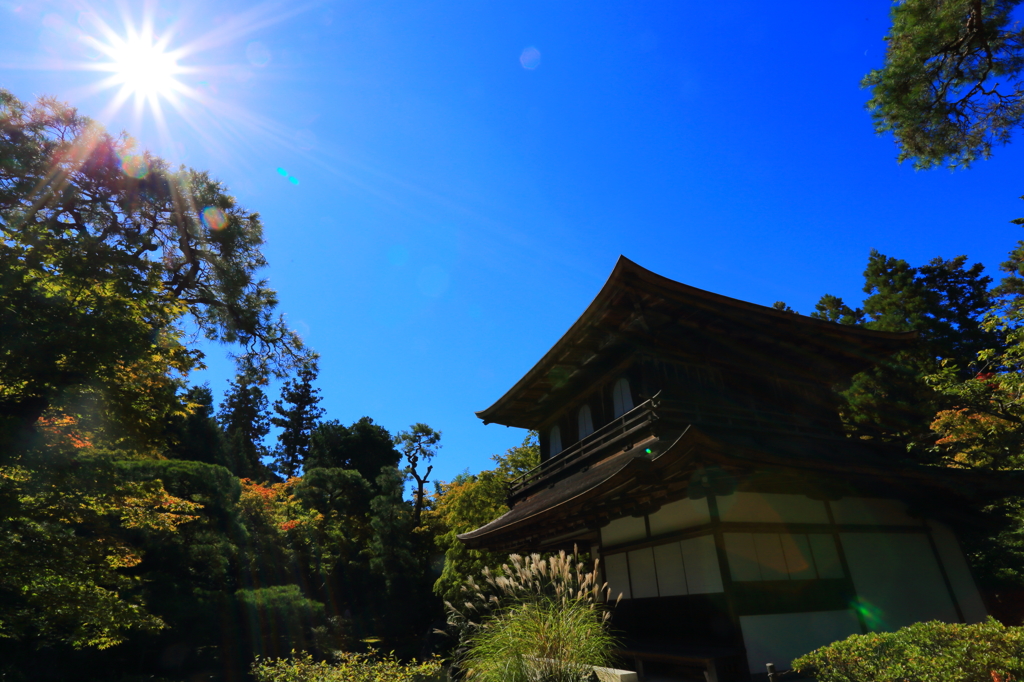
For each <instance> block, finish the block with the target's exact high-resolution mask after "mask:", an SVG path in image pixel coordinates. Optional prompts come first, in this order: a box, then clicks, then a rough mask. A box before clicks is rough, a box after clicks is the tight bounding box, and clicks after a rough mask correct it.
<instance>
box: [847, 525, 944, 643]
mask: <svg viewBox="0 0 1024 682" xmlns="http://www.w3.org/2000/svg"><path fill="white" fill-rule="evenodd" d="M840 541H841V542H842V543H843V551H844V552H845V553H846V561H847V563H848V564H849V566H850V574H851V576H850V577H851V578H853V585H854V588H855V589H856V590H857V596H858V597H860V599H861V600H862V601H863V602H865V603H866V606H867V607H868V609H867V614H868V620H870V621H872V622H869V623H868V626H869V627H870V628H871V629H872V630H877V631H891V630H896V629H899V628H901V627H905V626H907V625H910V624H911V623H916V622H919V621H927V620H942V621H946V622H947V623H955V622H957V620H958V618H957V615H956V609H955V608H954V606H953V601H952V599H950V596H949V590H947V589H946V583H945V581H944V580H943V579H942V573H941V572H940V571H939V564H938V562H937V561H936V560H935V555H934V553H933V552H932V548H931V544H930V543H929V542H928V538H927V536H925V535H924V534H923V533H842V534H841V535H840Z"/></svg>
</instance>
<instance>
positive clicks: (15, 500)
mask: <svg viewBox="0 0 1024 682" xmlns="http://www.w3.org/2000/svg"><path fill="white" fill-rule="evenodd" d="M64 427H65V425H64V424H54V423H44V426H43V431H44V434H45V435H46V436H48V437H47V438H45V439H44V438H40V439H38V442H37V444H36V445H35V447H31V448H25V449H23V450H22V451H21V452H20V453H19V456H18V458H17V459H16V460H15V461H14V462H13V463H10V464H4V465H0V510H2V513H0V537H2V538H3V549H2V551H0V640H3V639H13V640H14V641H17V642H19V643H20V645H21V647H29V648H31V647H38V646H45V645H51V646H52V645H59V644H68V645H70V646H72V647H75V648H81V647H96V648H101V649H102V648H107V647H110V646H113V645H115V644H119V643H121V642H123V641H124V640H125V639H126V637H127V636H128V635H129V634H130V633H131V632H133V631H138V630H144V631H149V632H153V631H157V630H160V629H162V628H164V627H166V623H165V622H164V621H163V620H162V619H161V618H159V617H158V616H156V615H154V614H152V613H150V612H148V611H146V610H145V609H144V608H143V592H142V589H141V588H142V585H141V584H140V583H139V582H138V580H137V579H135V578H133V577H132V576H131V575H130V574H129V573H127V572H126V570H127V569H131V568H132V567H134V566H137V565H138V564H139V562H140V561H141V560H142V556H141V552H140V551H139V549H138V547H136V546H134V545H133V544H132V543H131V542H129V541H128V540H127V538H126V537H125V533H126V532H127V531H130V530H133V529H146V530H148V531H149V532H152V533H153V534H156V535H160V536H161V537H164V538H165V539H166V536H167V535H168V534H173V533H174V532H176V530H177V528H178V526H180V525H181V524H187V523H188V522H189V521H191V520H193V519H194V518H196V517H195V516H194V515H193V512H195V511H196V509H197V508H198V505H197V504H194V503H192V502H191V501H189V500H185V499H181V498H176V497H173V496H171V495H169V494H167V492H166V491H165V490H164V488H163V486H162V485H161V483H160V482H159V481H155V480H152V479H149V480H146V481H125V480H123V479H122V478H121V477H120V476H119V475H118V471H117V469H116V466H115V463H114V461H113V457H112V455H111V453H109V452H102V451H96V450H94V449H92V448H90V446H89V445H88V444H87V443H84V442H82V441H81V440H80V438H78V437H77V436H76V435H75V434H74V433H73V432H72V431H70V430H65V428H64ZM62 431H63V433H61V432H62ZM82 450H86V451H87V453H83V452H82Z"/></svg>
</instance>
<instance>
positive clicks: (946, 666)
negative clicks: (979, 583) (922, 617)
mask: <svg viewBox="0 0 1024 682" xmlns="http://www.w3.org/2000/svg"><path fill="white" fill-rule="evenodd" d="M792 665H793V669H794V670H799V671H800V672H801V673H803V674H806V675H811V676H812V677H814V678H815V679H816V680H818V682H1021V681H1022V680H1024V627H1006V626H1004V625H1002V624H1001V623H999V621H997V620H995V619H993V618H989V619H988V620H987V621H985V622H984V623H975V624H973V625H964V624H962V623H940V622H938V621H932V622H928V623H915V624H914V625H910V626H908V627H905V628H902V629H900V630H897V631H896V632H879V633H872V634H868V635H853V636H851V637H848V638H846V639H844V640H842V641H839V642H834V643H832V644H829V645H828V646H825V647H822V648H820V649H816V650H815V651H812V652H811V653H809V654H806V655H804V656H801V657H800V658H798V659H796V660H794V661H793V664H792Z"/></svg>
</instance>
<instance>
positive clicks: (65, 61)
mask: <svg viewBox="0 0 1024 682" xmlns="http://www.w3.org/2000/svg"><path fill="white" fill-rule="evenodd" d="M888 11H889V3H888V2H884V1H881V0H873V1H870V2H860V3H847V4H845V5H839V4H837V5H834V6H833V5H831V4H828V3H826V4H824V5H817V6H815V8H814V11H813V12H812V11H808V10H807V8H806V7H803V6H800V5H792V6H790V7H780V6H779V5H773V4H770V3H764V2H720V3H690V2H679V1H676V2H635V1H634V2H619V3H613V2H526V1H522V2H517V3H484V2H447V3H436V2H388V1H376V2H310V3H305V4H302V3H299V2H288V3H273V2H271V3H264V4H251V3H243V2H229V1H223V0H206V1H204V2H184V1H183V2H150V3H141V2H131V3H127V2H126V3H123V4H117V3H112V2H104V3H94V4H90V3H86V2H64V1H50V0H0V87H5V88H7V89H9V90H12V91H13V92H14V93H15V94H16V95H18V96H19V97H21V98H23V99H31V98H33V97H35V96H37V95H43V94H49V95H54V96H56V97H58V98H61V99H64V100H67V101H69V102H71V103H72V104H74V105H76V106H78V107H79V109H80V110H81V111H82V112H83V113H85V114H86V115H89V116H92V117H94V118H96V119H97V120H99V121H101V122H102V123H103V124H104V125H106V126H107V127H108V128H110V129H112V130H122V129H123V130H126V131H128V132H129V133H131V134H132V135H133V136H135V137H136V138H137V139H138V140H139V141H140V143H141V144H142V145H143V146H145V147H148V148H149V149H151V150H153V151H154V152H156V153H159V154H161V155H163V156H165V157H167V158H168V159H169V160H171V161H172V162H173V163H185V164H189V165H192V166H195V167H197V168H203V169H208V170H209V171H210V172H211V173H212V174H213V175H214V176H215V177H217V178H219V179H221V180H222V181H223V182H224V183H225V184H226V185H227V186H228V187H229V188H230V189H231V191H232V192H233V193H234V194H235V196H236V197H237V198H238V199H239V201H240V202H241V203H242V204H243V205H245V206H247V207H249V208H251V209H254V210H258V211H259V212H260V213H261V214H262V216H263V220H264V223H265V226H266V237H267V242H268V243H267V245H266V248H265V253H266V255H267V257H268V259H269V261H270V263H271V267H270V268H269V269H268V272H267V275H268V277H269V278H270V280H271V283H272V285H273V286H274V287H275V288H276V289H277V290H278V292H279V294H280V298H281V309H282V310H283V311H284V312H286V313H287V316H288V319H289V321H290V322H291V324H292V325H293V326H294V327H295V328H296V329H297V330H298V331H299V332H300V333H301V334H302V336H303V338H304V339H305V340H306V341H307V342H308V343H309V344H310V345H311V346H312V347H313V348H315V349H316V350H317V351H318V352H319V353H320V354H321V375H320V387H321V389H322V391H323V395H324V401H323V405H324V407H325V408H326V410H327V416H328V418H333V419H339V420H341V421H343V422H345V423H349V422H351V421H354V420H356V419H358V418H359V417H361V416H363V415H368V416H371V417H373V418H374V419H375V420H376V421H377V422H378V423H381V424H383V425H384V426H385V427H387V428H388V429H390V430H392V431H397V430H400V429H403V428H406V427H408V425H410V424H411V423H413V422H420V421H422V422H426V423H428V424H430V425H431V426H433V427H434V428H437V429H440V430H441V431H442V432H443V433H444V437H443V440H442V442H443V444H444V448H443V450H442V451H441V455H440V457H439V458H438V460H437V461H436V463H435V464H436V468H435V474H436V475H437V476H438V477H440V478H445V479H447V478H451V477H452V476H454V475H455V474H457V473H458V472H460V471H462V470H464V469H467V468H468V469H470V470H471V471H477V470H479V469H481V468H486V467H487V466H488V465H489V461H488V457H489V456H490V455H492V454H494V453H496V452H500V451H503V450H504V449H506V448H508V447H510V446H512V445H515V444H518V443H519V442H520V441H521V440H522V438H523V437H524V435H525V434H524V433H523V432H521V431H518V430H515V429H506V428H505V427H502V426H498V425H490V426H486V427H485V426H483V425H482V423H480V422H479V420H477V419H476V417H475V416H474V414H473V413H474V411H476V410H480V409H483V408H485V407H487V406H488V405H490V404H491V403H492V402H493V401H494V400H496V399H497V398H498V397H500V396H501V395H502V394H503V393H504V391H505V390H507V389H508V388H509V387H510V386H511V385H512V384H513V383H514V382H515V381H516V380H517V379H518V378H519V377H520V376H522V374H523V373H524V372H525V371H526V370H527V369H529V367H531V366H532V365H533V363H534V362H535V361H536V360H538V359H539V358H540V356H541V355H542V354H543V353H544V352H545V351H546V350H547V349H548V348H549V347H550V346H551V345H552V344H553V343H554V342H555V341H556V340H557V339H558V337H559V336H560V335H561V334H562V333H563V332H564V331H565V330H566V329H567V328H568V327H569V325H571V324H572V322H573V321H574V320H575V319H576V317H577V316H578V315H579V314H580V313H581V312H582V311H583V310H584V308H585V307H586V306H587V304H588V303H589V302H590V300H591V298H592V297H593V296H594V295H595V294H596V293H597V291H598V289H599V288H600V287H601V284H602V283H603V282H604V280H605V278H606V277H607V275H608V274H609V272H610V271H611V268H612V266H613V265H614V263H615V259H616V258H617V257H618V256H619V254H624V255H626V256H627V257H629V258H631V259H632V260H634V261H636V262H638V263H639V264H641V265H643V266H645V267H647V268H650V269H652V270H654V271H656V272H658V273H660V274H663V275H665V276H668V277H671V278H673V279H677V280H679V281H682V282H685V283H687V284H690V285H693V286H697V287H700V288H703V289H708V290H711V291H715V292H718V293H722V294H726V295H728V296H733V297H736V298H740V299H744V300H748V301H753V302H755V303H761V304H765V305H770V304H771V303H772V302H774V301H776V300H784V301H786V302H787V303H788V304H789V305H791V306H792V307H794V308H795V309H797V310H798V311H800V312H803V313H807V312H810V311H811V310H812V309H813V306H814V303H815V302H816V301H817V299H818V298H819V297H820V296H821V295H822V294H824V293H832V294H836V295H840V296H843V297H844V298H846V299H847V300H848V301H849V302H856V301H859V300H860V299H861V297H862V293H861V291H860V287H861V285H862V282H863V278H862V274H861V273H862V272H863V269H864V265H865V263H866V260H867V256H868V252H869V251H870V250H871V249H872V248H877V249H879V250H880V251H882V252H883V253H886V254H888V255H892V256H898V257H902V258H904V259H906V260H908V261H910V262H911V263H912V264H920V263H922V262H924V261H926V260H929V259H931V258H933V257H935V256H942V257H945V258H950V257H953V256H957V255H960V254H966V255H968V256H969V257H970V258H971V260H972V261H980V262H983V263H985V264H986V266H988V269H989V271H990V273H992V274H995V273H994V272H993V271H994V269H995V267H996V266H997V265H998V263H999V262H1001V260H1003V258H1004V256H1005V255H1006V253H1007V251H1009V249H1010V248H1011V247H1012V246H1013V245H1014V244H1015V243H1016V241H1017V240H1018V239H1020V238H1022V237H1024V235H1022V234H1020V228H1019V227H1016V226H1013V225H1011V224H1010V223H1009V221H1010V220H1011V219H1013V218H1016V217H1019V216H1024V203H1022V202H1021V201H1020V199H1019V198H1018V197H1019V196H1020V195H1021V194H1022V193H1024V184H1022V183H1021V182H1020V178H1021V174H1020V171H1019V168H1020V161H1021V159H1022V156H1021V155H1022V154H1024V147H1022V146H1020V145H1018V146H1017V147H1013V146H1009V147H1006V148H1003V149H999V150H997V153H996V157H995V158H994V159H993V160H991V161H987V162H983V163H979V164H977V166H976V167H975V168H973V169H971V170H970V171H967V172H957V173H950V172H949V171H945V170H939V171H931V172H924V173H921V172H915V171H914V170H913V169H912V168H911V167H910V166H909V165H904V166H899V165H897V164H896V162H895V156H896V150H895V148H894V146H893V143H892V141H891V139H887V138H885V137H879V136H876V135H875V134H874V133H873V130H872V125H871V120H870V117H869V115H868V114H867V113H866V112H865V110H864V102H865V101H866V99H867V96H868V95H867V92H866V91H863V90H861V89H860V86H859V83H860V79H861V78H862V77H863V75H864V74H865V73H866V72H867V71H868V70H869V69H871V68H875V67H878V66H879V65H880V64H881V60H882V57H883V50H884V43H883V41H882V38H883V36H884V35H885V32H886V30H887V28H888V25H889V21H888ZM147 21H148V22H150V23H151V24H152V26H153V27H154V34H155V35H156V36H158V37H166V38H167V39H168V49H170V50H177V49H182V50H184V51H183V52H182V54H180V56H179V58H178V61H177V63H178V64H179V65H180V66H181V67H182V68H183V69H187V71H185V72H182V73H180V74H178V75H177V77H176V78H177V80H178V81H179V82H180V83H182V84H183V85H184V86H186V87H188V88H189V89H190V91H191V92H193V93H196V96H197V98H196V99H193V98H184V99H182V102H183V103H182V105H181V110H180V111H177V110H175V109H174V108H173V107H172V106H170V105H169V104H168V102H167V101H163V104H162V110H163V111H164V113H165V121H166V123H165V126H164V127H163V130H162V131H161V128H160V127H159V126H158V125H157V124H156V120H157V119H156V118H155V117H154V113H153V111H152V110H151V109H150V108H148V107H146V108H143V109H142V110H141V112H138V113H136V112H135V111H134V110H133V108H132V106H131V104H130V103H129V104H128V105H126V106H124V107H122V108H121V109H119V110H117V111H114V110H113V109H112V107H111V102H112V101H113V99H114V98H115V96H116V92H117V91H116V90H115V89H110V88H107V89H100V88H98V87H97V86H96V84H97V83H99V82H100V81H101V80H102V79H103V78H104V77H105V76H106V74H104V73H101V72H98V71H95V70H91V69H92V67H94V66H95V65H96V64H98V63H101V62H103V60H104V57H103V55H102V54H101V52H97V50H96V49H94V48H90V47H89V44H88V43H87V42H83V41H82V39H83V37H85V38H88V37H89V36H93V37H97V36H98V37H102V31H101V30H100V29H99V28H98V27H101V26H103V25H106V26H107V27H109V29H111V31H112V32H113V34H116V35H125V34H126V30H127V29H126V27H127V26H135V27H138V26H141V25H143V24H145V23H146V22H147ZM106 39H107V40H109V36H107V38H106ZM218 354H219V350H218V349H211V357H210V370H209V371H208V372H206V373H204V374H203V375H202V376H197V377H195V379H196V380H197V381H209V382H210V384H211V387H212V388H213V389H214V391H215V393H217V394H219V393H221V392H222V390H223V388H224V387H225V386H226V381H227V378H228V377H229V376H230V374H231V371H230V367H229V365H228V364H227V363H226V362H224V361H223V360H221V359H220V358H219V355H218Z"/></svg>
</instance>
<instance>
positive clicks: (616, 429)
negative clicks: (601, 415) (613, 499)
mask: <svg viewBox="0 0 1024 682" xmlns="http://www.w3.org/2000/svg"><path fill="white" fill-rule="evenodd" d="M659 402H660V400H659V398H658V396H654V397H653V398H651V399H650V400H647V401H644V402H643V403H640V404H639V405H637V406H636V407H634V408H633V409H632V410H630V411H629V412H627V413H626V414H624V415H622V416H621V417H618V418H616V419H613V420H612V421H611V422H609V423H607V424H605V425H604V426H602V427H601V428H599V429H597V430H596V431H594V432H593V433H591V434H590V435H589V436H586V437H585V438H583V439H581V440H579V441H577V442H575V443H573V444H572V445H570V446H569V447H567V448H565V449H564V450H562V451H561V452H560V453H558V454H557V455H555V456H554V457H551V458H550V459H547V460H545V461H544V462H541V463H540V466H537V467H534V468H533V469H531V470H530V471H527V472H526V473H525V474H523V475H522V476H520V477H519V478H517V479H515V480H513V481H512V483H511V484H510V485H509V500H510V501H512V500H514V499H515V498H517V497H519V496H520V495H521V494H522V493H523V491H525V490H526V489H528V488H531V487H533V485H534V484H536V483H538V482H540V481H541V480H542V479H547V478H549V477H550V476H552V475H554V474H556V473H559V472H561V471H563V470H565V469H566V468H567V467H570V466H577V465H582V464H583V463H584V462H587V461H589V460H591V459H593V458H594V456H595V455H597V454H598V453H601V452H607V451H609V450H610V449H611V448H613V447H616V446H618V447H622V446H625V445H626V444H627V441H631V440H634V439H635V438H636V437H637V436H638V435H640V432H642V431H643V430H645V429H647V428H649V427H650V426H651V425H652V424H654V422H655V421H657V419H658V416H657V414H655V408H656V407H657V405H658V403H659ZM630 444H631V443H630Z"/></svg>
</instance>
